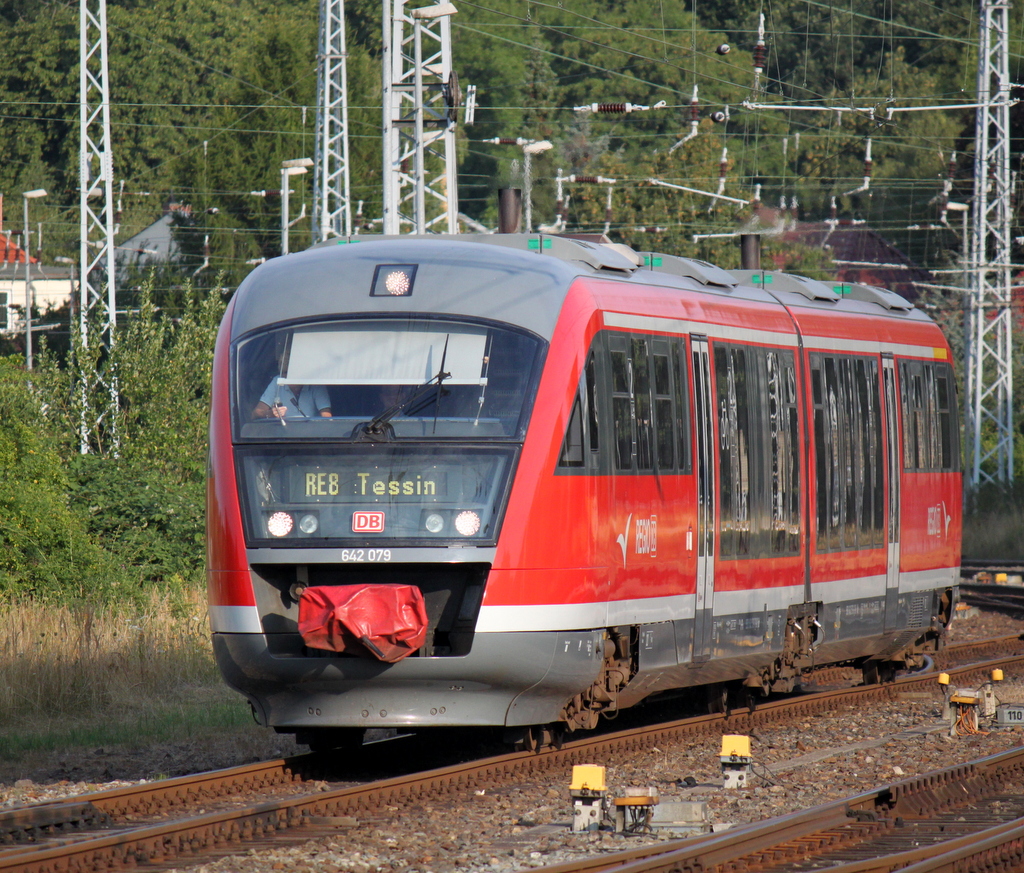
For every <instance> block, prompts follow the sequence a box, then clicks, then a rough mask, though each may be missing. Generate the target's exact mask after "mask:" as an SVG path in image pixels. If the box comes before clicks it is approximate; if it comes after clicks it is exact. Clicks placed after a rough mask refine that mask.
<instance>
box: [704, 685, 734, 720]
mask: <svg viewBox="0 0 1024 873" xmlns="http://www.w3.org/2000/svg"><path fill="white" fill-rule="evenodd" d="M704 688H705V691H706V692H707V702H708V714H709V715H715V714H717V713H720V712H721V713H725V715H728V714H729V686H728V685H721V684H719V685H705V686H704Z"/></svg>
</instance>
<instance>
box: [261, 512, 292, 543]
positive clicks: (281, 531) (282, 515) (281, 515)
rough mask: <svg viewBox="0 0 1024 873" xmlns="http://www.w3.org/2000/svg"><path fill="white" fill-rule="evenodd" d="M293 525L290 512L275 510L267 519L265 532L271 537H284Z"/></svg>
mask: <svg viewBox="0 0 1024 873" xmlns="http://www.w3.org/2000/svg"><path fill="white" fill-rule="evenodd" d="M293 527H295V519H294V518H292V515H291V513H290V512H275V513H273V514H272V515H271V516H270V517H269V518H268V519H267V533H269V534H270V535H271V536H272V537H286V536H288V534H290V533H291V532H292V528H293Z"/></svg>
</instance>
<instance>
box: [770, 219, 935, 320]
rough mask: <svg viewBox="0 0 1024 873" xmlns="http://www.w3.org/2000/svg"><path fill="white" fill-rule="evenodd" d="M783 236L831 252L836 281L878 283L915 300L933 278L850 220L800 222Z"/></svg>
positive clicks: (886, 241)
mask: <svg viewBox="0 0 1024 873" xmlns="http://www.w3.org/2000/svg"><path fill="white" fill-rule="evenodd" d="M784 238H786V239H791V240H794V241H798V242H801V243H803V244H804V245H808V246H812V247H814V248H826V249H830V250H831V252H832V259H833V261H834V262H835V265H836V268H837V277H838V279H839V281H840V282H849V283H851V284H854V283H856V284H861V285H878V286H881V287H883V288H888V289H889V290H890V291H895V292H896V293H897V294H899V295H900V296H901V297H904V298H905V299H907V300H910V301H915V300H917V298H918V296H919V294H920V289H919V286H920V285H921V284H928V283H931V282H934V281H935V278H934V276H932V274H931V273H930V272H929V271H928V270H926V269H924V267H921V266H918V265H917V264H915V263H914V262H913V261H912V260H910V258H908V257H907V256H906V255H905V254H903V252H901V251H900V250H899V249H898V248H897V247H896V246H894V245H893V244H892V243H891V242H889V241H888V240H886V239H884V238H883V237H882V236H880V235H879V234H878V233H876V232H875V231H873V230H872V229H871V228H869V227H867V226H865V225H863V224H855V223H854V222H852V221H850V220H848V219H847V220H843V221H821V222H802V223H798V224H796V225H794V226H793V227H792V228H790V229H788V230H786V231H785V233H784Z"/></svg>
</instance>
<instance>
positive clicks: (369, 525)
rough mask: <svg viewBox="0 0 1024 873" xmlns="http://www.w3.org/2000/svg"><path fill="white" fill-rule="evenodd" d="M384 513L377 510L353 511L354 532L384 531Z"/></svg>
mask: <svg viewBox="0 0 1024 873" xmlns="http://www.w3.org/2000/svg"><path fill="white" fill-rule="evenodd" d="M383 532H384V513H383V512H380V511H379V510H378V511H375V512H353V513H352V533H383Z"/></svg>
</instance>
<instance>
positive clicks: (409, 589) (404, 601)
mask: <svg viewBox="0 0 1024 873" xmlns="http://www.w3.org/2000/svg"><path fill="white" fill-rule="evenodd" d="M299 633H300V634H301V635H302V639H303V642H305V644H306V645H307V646H309V647H310V648H312V649H327V650H328V651H331V652H347V653H349V654H353V655H362V656H364V657H366V656H370V657H373V658H376V659H377V660H378V661H384V662H386V663H389V664H393V663H395V662H396V661H401V660H402V658H405V657H406V656H408V655H411V654H412V653H413V652H415V651H416V650H417V649H419V648H420V647H421V646H422V645H423V644H424V643H425V642H426V639H427V607H426V604H425V603H424V602H423V594H422V592H421V591H420V590H419V588H416V587H415V586H413V585H314V586H312V587H311V588H307V589H305V590H304V591H303V592H302V594H301V595H300V597H299Z"/></svg>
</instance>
